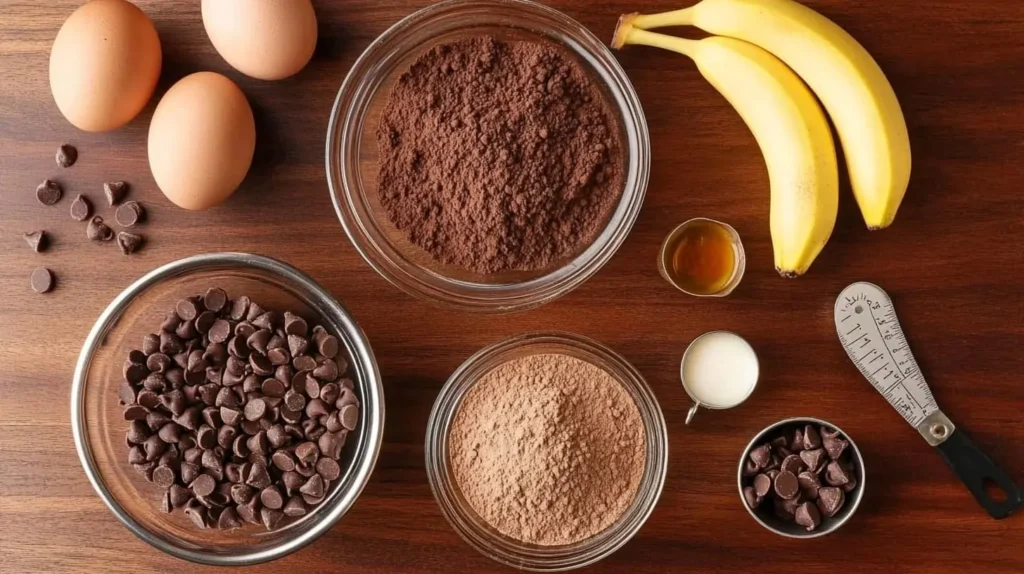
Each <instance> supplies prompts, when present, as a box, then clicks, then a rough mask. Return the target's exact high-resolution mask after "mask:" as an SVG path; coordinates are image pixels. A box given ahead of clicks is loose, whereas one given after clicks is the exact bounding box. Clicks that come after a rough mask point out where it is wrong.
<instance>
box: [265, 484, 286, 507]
mask: <svg viewBox="0 0 1024 574" xmlns="http://www.w3.org/2000/svg"><path fill="white" fill-rule="evenodd" d="M260 502H261V503H262V504H263V506H264V507H266V508H272V509H274V510H278V509H280V508H281V507H282V506H284V497H283V496H282V495H281V491H280V490H279V489H278V488H277V487H276V486H268V487H266V488H264V489H263V490H261V491H260Z"/></svg>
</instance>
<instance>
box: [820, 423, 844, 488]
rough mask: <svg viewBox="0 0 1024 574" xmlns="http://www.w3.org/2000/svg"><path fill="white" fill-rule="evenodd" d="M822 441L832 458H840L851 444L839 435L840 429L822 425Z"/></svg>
mask: <svg viewBox="0 0 1024 574" xmlns="http://www.w3.org/2000/svg"><path fill="white" fill-rule="evenodd" d="M821 443H822V445H823V446H824V447H825V452H827V453H828V456H829V458H831V459H832V460H839V457H840V456H842V454H843V451H844V450H846V447H847V446H849V445H850V443H849V441H847V440H845V439H843V438H842V437H840V436H839V431H837V430H830V429H827V428H825V427H821ZM837 486H838V485H837Z"/></svg>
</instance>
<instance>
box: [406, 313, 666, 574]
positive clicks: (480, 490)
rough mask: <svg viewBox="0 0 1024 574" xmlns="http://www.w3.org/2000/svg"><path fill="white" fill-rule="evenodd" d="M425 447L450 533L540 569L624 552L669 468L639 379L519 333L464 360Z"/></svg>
mask: <svg viewBox="0 0 1024 574" xmlns="http://www.w3.org/2000/svg"><path fill="white" fill-rule="evenodd" d="M425 450H426V467H427V478H428V479H429V481H430V487H431V490H432V491H433V493H434V498H435V499H436V500H437V503H438V506H440V508H441V512H442V513H443V514H444V516H445V518H446V519H447V520H448V522H449V523H450V524H451V526H452V528H454V529H455V531H456V532H457V533H458V534H459V535H460V536H461V537H462V538H463V539H464V540H465V541H466V542H468V543H469V544H470V545H471V546H472V547H473V548H475V549H476V550H478V551H479V552H481V553H482V554H484V555H485V556H488V557H490V558H491V559H493V560H496V561H498V562H501V563H503V564H506V565H508V566H512V567H515V568H519V569H522V570H531V571H537V572H554V571H560V570H570V569H574V568H580V567H582V566H586V565H588V564H592V563H594V562H596V561H598V560H601V559H602V558H605V557H606V556H608V555H610V554H611V553H613V552H615V551H616V550H617V549H619V548H620V547H622V546H623V545H624V544H626V542H628V541H629V540H630V539H631V538H632V537H633V536H634V535H635V534H636V533H637V532H638V531H639V530H640V528H641V527H642V526H643V524H644V522H646V520H647V518H648V516H649V515H650V513H651V512H652V511H653V510H654V506H655V505H656V504H657V501H658V498H659V497H660V495H661V490H662V487H663V485H664V482H665V474H666V470H667V463H668V439H667V433H666V429H665V420H664V418H663V416H662V413H661V408H660V407H659V406H658V402H657V399H656V398H655V396H654V394H653V393H652V392H651V389H650V388H649V387H648V386H647V383H646V382H644V379H643V377H642V376H641V375H640V373H639V372H638V371H637V370H636V369H635V368H633V367H632V366H631V365H630V364H629V363H628V362H627V361H626V360H625V359H624V358H622V357H621V356H619V355H618V354H616V353H615V352H614V351H612V350H611V349H609V348H607V347H605V346H604V345H602V344H600V343H598V342H596V341H593V340H591V339H588V338H586V337H583V336H580V335H575V334H570V333H529V334H523V335H518V336H515V337H512V338H510V339H507V340H504V341H501V342H499V343H496V344H493V345H491V346H489V347H486V348H484V349H482V350H480V351H479V352H477V353H476V354H475V355H473V356H472V357H470V358H469V359H468V360H467V361H466V362H465V363H463V364H462V366H461V367H459V369H458V370H456V371H455V373H454V374H452V376H451V378H449V379H448V382H447V384H446V385H445V386H444V388H443V389H442V390H441V393H440V394H439V396H438V398H437V400H436V402H435V403H434V408H433V410H432V412H431V414H430V420H429V422H428V423H427V436H426V444H425Z"/></svg>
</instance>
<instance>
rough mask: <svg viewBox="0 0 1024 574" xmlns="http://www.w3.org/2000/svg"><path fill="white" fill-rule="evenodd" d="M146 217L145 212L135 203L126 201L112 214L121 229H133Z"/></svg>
mask: <svg viewBox="0 0 1024 574" xmlns="http://www.w3.org/2000/svg"><path fill="white" fill-rule="evenodd" d="M145 216H146V210H145V209H143V208H142V205H140V204H139V202H137V201H126V202H125V203H123V204H122V205H121V206H119V207H118V208H117V211H115V212H114V221H116V222H117V224H118V225H120V226H121V227H135V225H136V224H137V223H139V222H140V221H142V220H143V218H145Z"/></svg>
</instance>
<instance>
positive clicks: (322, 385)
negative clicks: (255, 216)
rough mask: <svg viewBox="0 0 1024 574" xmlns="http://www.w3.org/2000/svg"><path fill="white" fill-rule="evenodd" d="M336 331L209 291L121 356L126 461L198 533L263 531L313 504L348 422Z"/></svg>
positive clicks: (351, 397) (324, 487)
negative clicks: (259, 527) (253, 527)
mask: <svg viewBox="0 0 1024 574" xmlns="http://www.w3.org/2000/svg"><path fill="white" fill-rule="evenodd" d="M340 351H341V349H340V345H339V342H338V339H337V337H335V336H334V335H331V334H329V333H328V332H327V331H326V330H325V329H324V328H323V327H321V326H319V325H317V326H314V327H313V328H312V329H309V326H308V324H307V322H306V321H305V320H304V319H303V318H302V317H299V316H297V315H294V314H292V313H289V312H285V313H284V315H283V316H281V315H279V314H277V313H275V312H273V311H267V310H264V309H263V308H262V307H260V305H258V304H257V303H256V302H254V301H251V300H250V299H249V298H248V297H246V296H244V295H243V296H239V297H237V298H235V299H234V300H229V299H228V296H227V294H226V293H225V292H224V290H223V289H220V288H217V287H213V288H211V289H209V290H208V291H207V292H206V294H205V295H203V296H201V297H190V298H188V299H182V300H181V301H178V303H177V305H175V308H174V310H173V311H171V312H170V313H169V314H168V315H167V317H166V318H165V319H164V321H163V324H162V325H161V328H160V331H159V333H151V334H148V335H146V336H145V337H144V338H143V341H142V348H141V349H136V350H132V351H131V352H130V353H128V359H127V360H126V361H125V363H124V380H125V382H124V383H122V384H121V387H120V391H119V394H120V400H121V404H122V405H124V418H125V420H127V421H131V422H130V426H129V429H128V434H127V437H126V438H127V444H128V447H129V451H128V462H129V463H131V464H132V466H133V467H134V468H135V469H136V470H137V471H139V472H140V473H141V474H142V475H143V476H145V478H146V480H148V481H151V482H153V483H155V484H156V485H157V486H159V487H161V488H163V489H165V490H164V493H163V495H162V498H161V509H162V510H163V511H164V512H167V513H170V512H171V511H172V510H173V509H175V508H184V513H185V514H186V515H187V516H188V517H189V518H190V519H191V521H192V522H193V524H195V526H196V527H198V528H213V527H217V528H227V529H231V528H239V527H240V526H242V523H243V521H245V522H249V523H252V524H263V525H264V526H265V527H266V528H267V529H268V530H271V529H274V528H276V527H278V526H279V525H281V522H282V520H283V519H284V517H300V516H303V515H305V514H306V513H307V512H309V511H310V510H311V508H312V507H314V506H316V505H317V504H320V502H321V501H323V500H324V497H325V495H326V493H327V492H328V489H329V488H330V486H331V482H332V481H335V480H337V479H338V478H339V477H340V476H341V466H340V465H339V463H338V459H339V457H340V456H341V449H342V447H343V446H344V445H345V438H346V436H347V435H348V433H349V432H350V431H352V430H354V429H355V428H356V424H357V423H358V420H359V399H358V398H357V397H356V395H355V391H354V383H353V381H352V380H351V379H349V378H344V375H345V371H346V370H347V369H348V363H347V362H346V360H345V359H344V357H342V356H340V355H339V352H340Z"/></svg>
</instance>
